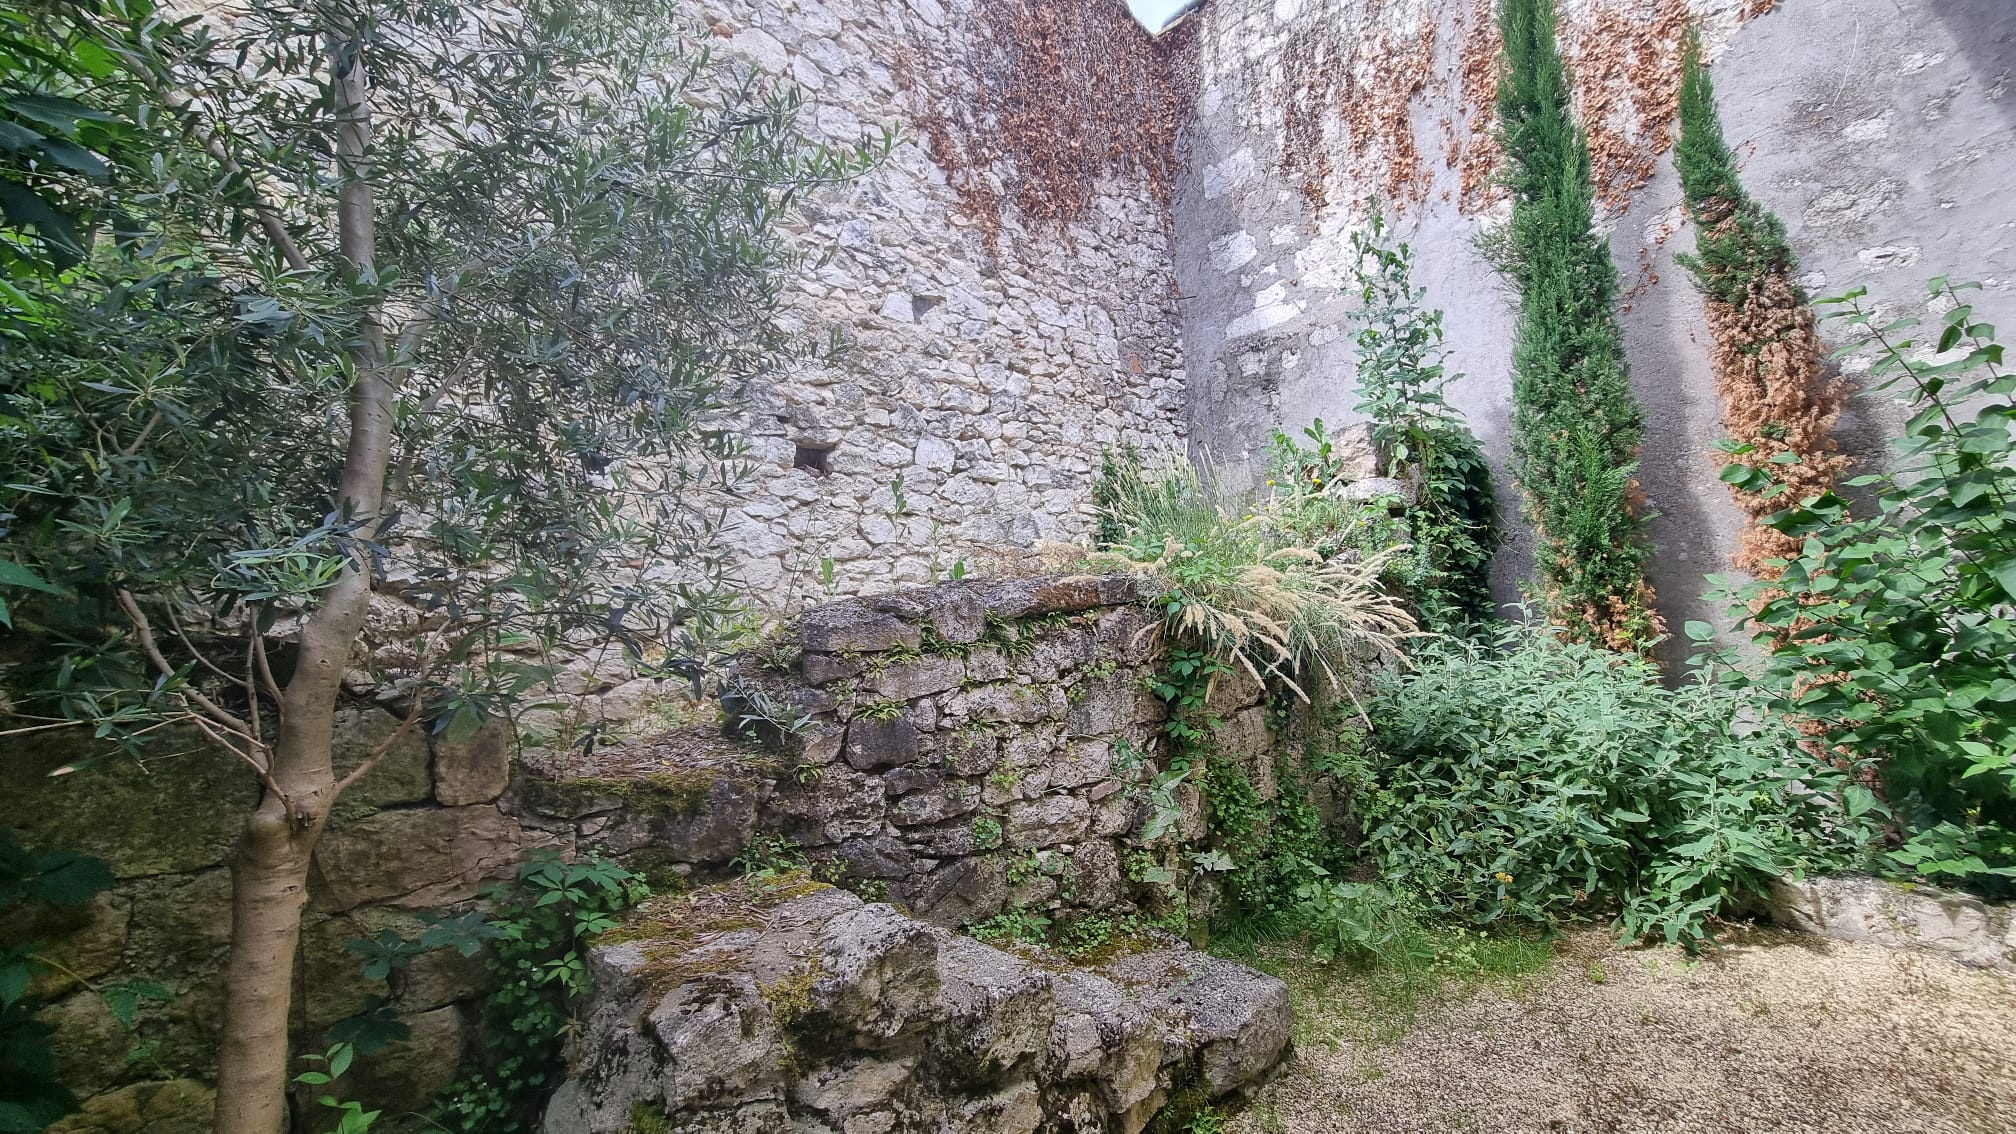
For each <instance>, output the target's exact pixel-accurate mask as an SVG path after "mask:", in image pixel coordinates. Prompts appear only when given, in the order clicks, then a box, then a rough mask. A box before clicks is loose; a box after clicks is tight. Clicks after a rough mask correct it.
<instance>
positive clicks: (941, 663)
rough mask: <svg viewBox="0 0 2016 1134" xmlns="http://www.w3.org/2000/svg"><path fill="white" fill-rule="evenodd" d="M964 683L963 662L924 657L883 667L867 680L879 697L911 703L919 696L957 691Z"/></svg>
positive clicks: (954, 659)
mask: <svg viewBox="0 0 2016 1134" xmlns="http://www.w3.org/2000/svg"><path fill="white" fill-rule="evenodd" d="M965 680H966V663H965V662H963V661H961V660H959V659H958V658H943V657H932V656H929V655H927V656H925V657H921V658H917V659H915V660H914V661H907V662H898V663H896V664H895V665H891V666H886V667H884V668H883V669H882V671H881V672H879V673H876V674H874V675H872V676H870V677H869V678H868V688H870V689H872V690H874V691H875V693H876V694H877V695H879V696H883V697H889V698H892V699H894V700H897V701H915V700H916V699H918V698H919V697H929V696H930V695H932V694H933V693H943V692H945V691H946V690H948V689H957V688H959V684H960V682H963V681H965Z"/></svg>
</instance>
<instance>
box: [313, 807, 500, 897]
mask: <svg viewBox="0 0 2016 1134" xmlns="http://www.w3.org/2000/svg"><path fill="white" fill-rule="evenodd" d="M539 841H540V840H534V839H532V838H530V833H529V832H523V831H521V829H520V828H519V826H518V824H517V823H516V822H514V821H513V820H511V819H509V818H507V817H506V816H505V815H504V814H503V813H502V812H500V811H498V810H497V809H496V808H495V807H488V806H476V807H444V808H440V809H438V810H436V809H425V810H423V809H412V810H400V811H380V812H378V813H377V814H375V815H369V816H366V817H364V818H362V819H359V820H357V821H356V822H353V823H349V824H346V825H345V826H343V827H341V828H333V827H332V828H331V829H330V830H329V831H328V832H327V833H326V834H324V835H323V836H322V841H321V842H320V844H318V845H317V846H316V848H315V871H316V881H317V882H318V884H319V885H318V886H317V890H318V895H317V904H319V905H321V906H323V907H324V908H326V909H329V910H332V911H341V910H348V909H354V908H356V907H357V906H360V905H363V904H365V903H367V902H383V901H390V902H393V903H395V904H398V905H403V906H409V907H414V908H419V907H426V906H441V905H448V904H450V903H453V902H458V901H462V900H464V899H466V898H470V897H473V896H475V893H476V890H477V888H478V887H479V886H480V885H481V884H482V883H483V882H485V881H486V880H488V879H491V878H496V877H499V876H501V875H503V874H505V873H506V872H508V871H509V870H510V868H511V866H512V865H513V864H514V863H516V862H517V861H518V859H519V858H520V857H522V856H523V854H524V853H525V852H526V851H527V850H529V849H531V846H532V845H534V844H535V843H537V842H539Z"/></svg>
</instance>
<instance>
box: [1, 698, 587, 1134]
mask: <svg viewBox="0 0 2016 1134" xmlns="http://www.w3.org/2000/svg"><path fill="white" fill-rule="evenodd" d="M398 724H399V722H398V720H397V719H395V718H394V717H393V716H391V715H390V714H389V713H386V712H384V711H382V710H380V709H377V708H373V707H369V706H357V707H351V708H345V709H342V710H340V711H339V714H338V725H337V732H336V747H335V755H336V763H337V768H338V771H339V774H340V772H341V771H342V770H344V769H346V768H348V767H354V766H355V765H356V762H357V761H358V760H360V759H362V758H363V757H364V755H365V754H367V753H370V752H372V751H374V750H375V749H376V748H377V746H378V745H379V744H380V743H381V742H382V741H383V740H384V739H385V738H386V737H387V736H389V735H390V734H392V733H393V732H394V731H395V730H396V729H397V728H398ZM511 748H512V744H511V739H510V734H509V732H508V731H507V730H504V729H502V728H499V727H491V728H486V729H484V730H482V731H480V732H478V733H477V734H476V735H475V736H473V737H470V738H468V739H466V740H458V741H448V740H445V739H441V738H429V737H425V736H422V735H418V734H410V733H409V734H407V735H405V736H403V737H401V738H400V739H398V740H396V741H395V742H394V745H393V748H392V750H391V753H390V755H388V756H387V757H386V759H385V761H384V762H383V763H381V764H380V765H379V767H378V768H377V769H376V770H375V771H374V772H373V773H372V774H371V775H370V776H367V777H365V778H364V779H363V780H360V781H359V782H358V784H357V786H356V787H355V788H354V789H353V790H352V791H350V792H348V793H346V794H345V796H344V798H343V799H342V801H341V802H340V804H339V805H338V807H337V810H336V812H335V814H334V815H333V816H332V817H331V819H330V821H329V826H328V830H327V833H326V834H325V835H324V836H323V839H322V842H321V845H320V846H319V847H318V848H317V849H316V852H315V861H314V870H313V875H312V877H311V888H310V899H309V905H308V910H307V913H306V915H305V916H304V918H303V920H302V936H301V956H300V962H299V968H298V975H297V978H296V985H295V995H294V1003H295V1016H294V1027H295V1031H296V1036H297V1041H298V1043H299V1045H300V1046H301V1048H302V1049H303V1050H310V1049H313V1050H320V1049H321V1048H322V1047H323V1046H326V1045H325V1044H324V1043H323V1041H322V1036H323V1032H324V1030H325V1029H327V1028H328V1027H329V1026H330V1025H331V1024H334V1023H336V1022H337V1021H339V1020H342V1019H345V1018H347V1017H349V1016H352V1015H354V1014H356V1013H357V1012H359V1011H361V1010H362V1009H363V1008H364V1007H365V1005H366V1000H367V998H369V997H370V996H372V995H374V994H383V993H384V992H385V991H386V989H385V986H384V984H383V983H382V982H377V981H367V980H365V979H364V977H363V974H362V961H361V958H360V957H359V956H358V955H357V954H356V953H355V952H353V951H351V950H350V949H348V948H347V944H348V942H350V941H352V940H354V939H356V938H360V937H370V936H373V935H375V934H377V933H378V932H379V931H381V930H386V929H391V930H394V931H397V932H400V933H403V934H406V935H408V936H417V934H418V932H419V928H420V920H419V917H420V915H421V914H422V913H423V912H426V911H430V910H436V909H442V908H448V907H454V906H457V905H459V904H463V903H467V902H468V901H470V900H471V899H473V898H474V897H475V896H476V894H477V891H478V890H479V888H480V887H481V886H482V885H483V884H484V883H486V882H487V881H489V880H491V879H494V878H496V877H498V876H500V875H503V874H508V873H509V871H510V869H511V868H512V866H514V865H515V864H516V863H517V862H518V861H519V859H520V857H521V856H522V855H523V854H524V853H525V852H526V851H527V850H529V849H531V848H534V847H539V846H554V847H559V845H560V844H559V843H558V841H557V840H556V839H555V838H554V837H552V836H550V835H548V834H546V833H545V832H542V831H538V830H528V829H526V828H525V827H523V826H522V825H521V824H520V823H519V822H518V821H517V819H515V818H514V817H513V816H512V815H510V814H508V813H507V812H506V811H505V810H504V809H502V808H500V807H499V805H498V800H499V798H500V797H501V796H503V795H504V793H505V790H506V788H507V786H508V784H509V778H510V774H511V773H510V759H511V755H512V753H511ZM87 754H89V750H88V749H85V748H83V747H81V746H78V745H75V744H69V743H60V742H55V741H48V740H44V741H42V742H39V743H37V742H33V741H32V740H31V741H22V740H19V739H17V740H15V741H12V742H10V744H9V745H8V747H7V749H6V751H5V754H4V759H0V824H4V825H6V826H8V827H12V828H13V829H14V830H15V831H16V832H17V833H18V834H19V836H20V837H21V840H22V841H23V842H24V843H25V844H27V845H29V846H50V847H62V848H65V849H68V850H73V851H77V852H81V853H85V854H91V855H96V856H98V857H100V858H103V859H105V860H106V861H107V862H109V863H110V864H111V866H112V869H113V872H114V874H115V876H116V879H117V881H116V883H115V884H114V885H113V887H112V888H111V889H110V890H108V891H106V892H105V893H103V894H100V895H99V896H98V898H97V899H96V901H95V902H93V903H92V904H91V905H89V906H87V907H83V908H82V909H79V910H76V911H67V910H65V911H55V912H52V913H47V914H44V915H42V917H41V919H40V920H39V921H36V922H32V923H27V924H21V925H10V926H8V927H7V929H8V930H9V939H10V940H14V939H15V936H14V935H15V934H16V933H18V934H19V939H21V940H30V941H38V942H46V943H48V945H49V949H48V954H49V955H50V956H51V957H52V958H53V959H54V960H56V961H57V962H58V963H60V964H61V965H62V966H63V968H62V969H60V970H51V971H50V972H49V973H47V974H45V975H44V976H43V977H42V978H41V979H40V980H39V981H38V983H37V985H36V987H35V989H34V990H33V991H34V992H35V994H36V995H37V996H38V997H40V998H42V999H44V1000H46V1001H47V1002H48V1003H47V1006H46V1007H45V1008H44V1009H43V1010H42V1012H41V1018H42V1019H43V1020H44V1021H45V1022H47V1023H49V1024H51V1025H53V1026H54V1027H55V1029H56V1032H55V1036H54V1041H53V1046H54V1049H55V1051H56V1053H57V1060H58V1065H59V1067H60V1069H61V1073H62V1075H63V1078H64V1082H65V1083H66V1084H67V1085H69V1086H70V1087H71V1088H72V1089H73V1090H75V1091H76V1092H77V1093H78V1094H79V1095H82V1096H85V1103H84V1109H83V1110H82V1111H81V1112H80V1113H79V1114H77V1115H73V1116H72V1117H70V1118H68V1119H65V1120H64V1121H62V1122H59V1123H58V1124H57V1125H56V1126H55V1127H53V1128H52V1129H53V1130H55V1131H57V1132H58V1134H94V1132H97V1131H129V1130H142V1129H144V1130H151V1131H162V1132H171V1134H173V1132H180V1131H185V1130H186V1131H192V1132H193V1131H200V1130H207V1129H209V1121H210V1110H209V1108H210V1094H209V1088H208V1086H207V1085H206V1083H207V1082H208V1081H210V1080H211V1079H212V1077H213V1075H214V1073H215V1057H216V1051H217V1042H218V1041H217V1028H218V1025H219V1022H220V1021H221V1019H222V1015H223V1000H224V987H223V966H224V960H225V953H226V950H227V947H228V946H229V944H230V933H231V904H230V903H231V871H230V867H229V865H228V863H229V860H230V855H231V851H232V848H233V846H234V844H235V842H236V839H237V835H238V831H239V829H240V825H241V824H242V823H243V822H244V817H245V815H246V813H247V812H249V811H250V809H251V808H252V806H253V804H254V803H255V802H256V800H257V798H258V785H257V783H256V782H254V780H253V779H252V777H251V775H250V774H249V773H248V772H246V771H245V770H244V769H243V768H241V767H239V766H238V765H236V764H234V763H232V762H231V761H229V760H228V759H226V758H225V757H223V756H221V755H219V754H217V753H216V752H214V751H212V750H211V749H209V748H207V747H206V746H205V745H204V744H203V742H202V740H201V738H200V737H197V736H195V735H194V734H190V735H187V736H179V737H171V738H169V739H168V741H167V742H165V743H164V744H163V745H162V746H161V747H160V748H159V749H158V750H157V753H156V755H155V756H153V757H151V758H150V759H148V760H146V761H145V762H135V761H131V760H127V759H124V758H116V757H115V758H113V759H110V760H106V761H104V762H102V763H99V764H97V765H95V766H93V767H90V768H87V769H85V770H83V771H80V772H77V773H75V774H72V775H67V776H59V777H54V778H51V777H50V776H49V775H48V774H47V773H48V772H49V771H51V770H52V769H54V768H56V767H59V766H61V765H63V764H65V763H68V762H71V761H74V760H77V759H78V758H79V757H80V756H84V755H87ZM136 983H151V984H157V985H159V986H160V987H161V989H162V990H163V991H164V992H165V993H166V999H156V998H153V997H143V998H141V999H140V1000H139V1001H138V1002H137V1009H136V1012H135V1013H134V1015H133V1017H132V1019H131V1021H130V1023H129V1022H122V1021H121V1020H120V1019H119V1018H118V1015H117V1014H116V1013H115V1012H114V1011H113V1009H112V1003H113V1001H112V999H110V998H108V996H107V995H105V993H107V992H108V991H111V992H115V993H116V990H118V989H120V988H122V987H132V986H134V985H135V984H136ZM487 987H488V977H487V975H486V973H485V971H484V963H483V960H482V958H481V957H474V958H468V957H462V956H460V955H459V954H457V953H455V952H454V951H453V950H440V951H436V952H432V953H428V954H425V955H423V956H421V957H418V958H416V959H415V961H414V963H413V969H412V971H411V973H410V974H409V975H408V977H407V979H406V980H405V982H404V987H403V990H402V993H401V995H400V997H399V999H398V1006H397V1011H398V1014H399V1016H400V1019H401V1021H402V1022H403V1023H405V1024H406V1025H407V1026H408V1027H409V1028H410V1029H411V1032H412V1036H411V1038H410V1039H408V1040H406V1041H404V1042H402V1043H399V1044H396V1045H394V1046H393V1047H392V1048H390V1049H389V1050H387V1051H385V1052H384V1053H382V1054H380V1055H378V1056H375V1057H367V1058H363V1059H360V1061H359V1066H358V1069H357V1070H356V1071H355V1072H353V1075H354V1076H356V1082H355V1083H354V1084H351V1087H352V1089H354V1090H355V1091H357V1092H358V1093H359V1095H360V1097H366V1098H370V1099H371V1100H372V1101H373V1105H374V1106H375V1105H382V1106H385V1107H387V1108H388V1109H390V1110H392V1111H394V1112H403V1111H406V1110H417V1109H424V1108H425V1107H426V1105H427V1104H428V1102H429V1101H430V1100H431V1099H432V1098H433V1096H434V1095H435V1093H436V1092H438V1091H440V1090H441V1089H442V1088H443V1087H445V1086H447V1085H448V1083H449V1082H450V1081H451V1080H452V1079H453V1077H454V1075H455V1073H456V1070H457V1067H458V1065H459V1064H460V1062H461V1059H462V1057H463V1054H464V1052H465V1050H466V1049H467V1046H468V1044H469V1043H470V1036H471V1026H472V1025H473V1022H474V1019H475V1009H476V1000H477V998H478V997H479V996H480V995H481V994H482V993H483V992H484V991H485V990H486V989H487ZM164 1080H165V1082H164Z"/></svg>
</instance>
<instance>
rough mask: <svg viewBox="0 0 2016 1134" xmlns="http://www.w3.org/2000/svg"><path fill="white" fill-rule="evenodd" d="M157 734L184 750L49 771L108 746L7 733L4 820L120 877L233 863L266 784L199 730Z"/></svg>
mask: <svg viewBox="0 0 2016 1134" xmlns="http://www.w3.org/2000/svg"><path fill="white" fill-rule="evenodd" d="M381 715H382V714H381ZM78 731H82V730H78ZM156 735H157V736H158V737H159V739H160V745H159V751H161V752H164V753H166V752H180V753H183V755H179V756H176V757H174V758H173V759H172V760H157V761H153V762H151V763H149V764H148V765H147V766H146V767H142V766H141V765H140V764H138V763H136V762H135V761H133V760H130V759H126V758H124V757H121V756H118V755H116V754H113V755H111V756H110V758H109V759H105V760H102V761H101V762H99V763H98V764H96V765H95V766H93V767H92V768H91V769H90V770H89V774H88V775H87V774H81V773H80V774H78V775H68V776H55V777H51V776H50V775H49V774H48V773H49V772H50V771H51V770H53V769H55V768H57V767H59V766H61V765H63V764H68V763H74V762H77V761H79V760H84V759H90V758H93V757H99V756H106V755H107V754H108V748H107V746H104V745H100V744H94V743H90V742H88V741H86V740H83V739H80V738H77V737H72V736H70V735H69V734H68V733H67V732H64V731H60V730H59V731H53V732H49V733H40V734H31V735H28V736H21V737H11V738H9V739H8V740H7V742H6V757H5V759H0V823H4V824H6V825H7V826H10V827H12V828H14V830H15V832H16V834H17V835H18V836H19V837H20V840H21V842H22V843H23V844H24V845H27V846H31V847H45V846H46V847H63V848H65V849H67V850H73V851H77V852H79V853H82V854H90V855H96V856H97V857H99V858H102V859H105V860H106V861H107V862H110V863H111V864H112V870H113V872H114V873H115V874H117V875H118V876H119V877H121V878H135V877H140V876H145V875H157V874H167V873H171V872H175V871H184V870H200V869H202V868H204V867H207V866H217V865H219V864H222V863H224V862H226V861H228V860H229V859H230V855H231V848H232V845H233V843H234V842H235V841H236V840H237V838H238V835H239V833H240V832H241V831H243V829H244V823H245V815H246V813H247V812H248V811H250V810H251V808H252V807H253V805H255V804H256V803H257V802H258V799H259V783H258V781H257V780H256V779H254V778H253V776H252V773H251V772H250V771H248V770H247V769H246V768H245V767H244V765H242V764H240V763H238V762H237V761H235V760H233V759H231V758H230V757H228V756H226V755H224V754H223V753H220V752H216V751H213V750H212V749H210V748H209V747H207V742H206V741H204V739H203V738H202V736H200V735H198V734H196V733H194V732H189V731H184V730H181V729H163V730H162V731H161V732H160V733H158V734H156Z"/></svg>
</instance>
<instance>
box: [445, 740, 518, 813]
mask: <svg viewBox="0 0 2016 1134" xmlns="http://www.w3.org/2000/svg"><path fill="white" fill-rule="evenodd" d="M516 746H517V737H516V735H515V734H514V731H513V729H512V728H511V722H509V721H503V720H495V721H486V722H484V724H483V725H482V726H481V727H479V728H478V729H477V730H476V731H475V732H474V733H471V734H470V735H469V736H467V737H457V738H449V737H436V738H434V800H435V802H437V803H439V804H441V805H442V806H444V807H464V806H467V805H469V804H472V803H490V802H493V801H495V800H496V798H497V797H498V796H500V795H503V794H504V789H505V788H507V787H510V786H511V751H512V749H513V748H515V747H516Z"/></svg>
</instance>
